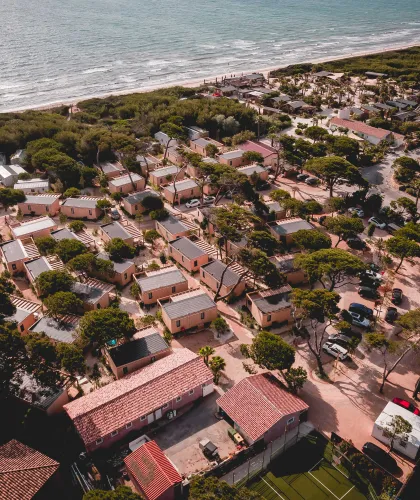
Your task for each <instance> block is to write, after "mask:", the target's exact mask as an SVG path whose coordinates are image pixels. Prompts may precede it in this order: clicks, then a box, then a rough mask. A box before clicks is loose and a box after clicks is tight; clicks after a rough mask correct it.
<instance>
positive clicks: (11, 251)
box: [1, 240, 28, 262]
mask: <svg viewBox="0 0 420 500" xmlns="http://www.w3.org/2000/svg"><path fill="white" fill-rule="evenodd" d="M1 249H2V250H3V254H4V257H5V259H6V261H7V262H16V261H18V260H22V259H25V258H26V257H28V256H27V255H26V253H25V251H24V249H23V246H22V244H21V242H20V240H12V241H7V242H6V243H3V245H1Z"/></svg>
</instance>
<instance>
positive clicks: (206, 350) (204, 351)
mask: <svg viewBox="0 0 420 500" xmlns="http://www.w3.org/2000/svg"><path fill="white" fill-rule="evenodd" d="M214 352H215V351H214V349H213V347H210V346H209V345H205V346H204V347H202V348H201V349H200V350H199V351H198V355H199V356H201V357H202V358H203V361H204V363H206V365H207V366H208V364H209V357H210V356H211V355H212V354H214Z"/></svg>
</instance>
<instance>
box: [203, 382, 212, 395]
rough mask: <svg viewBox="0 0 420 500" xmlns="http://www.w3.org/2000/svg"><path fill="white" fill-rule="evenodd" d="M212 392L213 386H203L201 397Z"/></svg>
mask: <svg viewBox="0 0 420 500" xmlns="http://www.w3.org/2000/svg"><path fill="white" fill-rule="evenodd" d="M213 391H214V387H213V384H208V385H204V386H203V397H206V396H208V395H209V394H211V393H212V392H213Z"/></svg>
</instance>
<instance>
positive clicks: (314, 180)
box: [305, 177, 319, 186]
mask: <svg viewBox="0 0 420 500" xmlns="http://www.w3.org/2000/svg"><path fill="white" fill-rule="evenodd" d="M318 182H319V180H318V179H317V178H316V177H308V178H307V179H305V183H306V184H308V186H315V184H318Z"/></svg>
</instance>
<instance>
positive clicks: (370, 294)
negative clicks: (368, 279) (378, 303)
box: [357, 286, 380, 299]
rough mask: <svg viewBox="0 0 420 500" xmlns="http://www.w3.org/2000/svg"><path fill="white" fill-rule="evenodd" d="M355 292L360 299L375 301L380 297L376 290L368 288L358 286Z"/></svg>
mask: <svg viewBox="0 0 420 500" xmlns="http://www.w3.org/2000/svg"><path fill="white" fill-rule="evenodd" d="M357 292H358V294H359V295H360V296H361V297H366V298H368V299H377V298H378V297H380V295H379V292H378V290H376V288H371V287H369V286H360V287H359V289H358V290H357Z"/></svg>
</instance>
